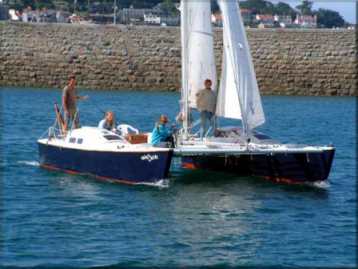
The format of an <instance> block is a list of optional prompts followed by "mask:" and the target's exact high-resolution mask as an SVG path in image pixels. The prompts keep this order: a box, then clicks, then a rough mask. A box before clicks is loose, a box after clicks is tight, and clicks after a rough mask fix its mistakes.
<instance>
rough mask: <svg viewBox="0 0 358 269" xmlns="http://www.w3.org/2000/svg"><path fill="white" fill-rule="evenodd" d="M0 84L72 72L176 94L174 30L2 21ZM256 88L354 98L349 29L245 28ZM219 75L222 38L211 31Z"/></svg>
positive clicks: (101, 85)
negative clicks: (351, 96) (255, 77)
mask: <svg viewBox="0 0 358 269" xmlns="http://www.w3.org/2000/svg"><path fill="white" fill-rule="evenodd" d="M0 33H1V36H0V86H34V87H54V88H62V87H63V86H64V84H65V83H66V79H67V77H68V75H69V74H70V73H71V72H75V73H76V74H77V79H78V85H79V87H82V88H90V89H93V88H95V89H117V90H118V89H139V90H171V91H174V90H178V89H179V88H180V78H181V75H180V69H181V58H180V30H179V28H176V27H147V26H130V27H129V26H123V25H122V26H101V25H70V24H30V23H28V24H24V23H10V22H1V23H0ZM248 39H249V43H250V46H251V51H252V55H253V59H254V65H255V70H256V74H257V79H258V82H259V86H260V90H261V92H262V93H263V94H277V95H356V86H357V46H356V40H355V32H354V31H353V30H318V29H314V30H293V29H292V30H281V29H278V30H274V29H266V30H258V29H250V30H248ZM215 50H216V57H217V60H218V61H217V63H218V70H220V68H221V56H222V52H221V50H222V32H221V29H216V30H215Z"/></svg>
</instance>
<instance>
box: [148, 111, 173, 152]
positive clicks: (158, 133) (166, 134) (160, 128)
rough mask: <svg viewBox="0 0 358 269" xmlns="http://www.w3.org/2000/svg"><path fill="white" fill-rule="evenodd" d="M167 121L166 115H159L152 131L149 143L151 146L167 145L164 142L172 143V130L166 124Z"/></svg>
mask: <svg viewBox="0 0 358 269" xmlns="http://www.w3.org/2000/svg"><path fill="white" fill-rule="evenodd" d="M167 123H168V117H167V116H166V115H161V116H160V118H159V121H158V122H157V123H156V124H155V127H154V129H153V131H152V137H151V141H150V143H151V144H152V145H153V146H167V145H166V144H167V143H166V142H170V143H171V144H172V143H173V137H172V131H171V130H170V129H169V128H168V127H167V126H166V124H167Z"/></svg>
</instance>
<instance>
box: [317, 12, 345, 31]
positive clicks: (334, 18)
mask: <svg viewBox="0 0 358 269" xmlns="http://www.w3.org/2000/svg"><path fill="white" fill-rule="evenodd" d="M316 14H317V23H318V25H319V26H321V27H326V28H333V27H342V26H344V25H345V24H346V22H345V21H344V19H343V18H342V16H341V15H340V14H339V13H338V12H336V11H333V10H328V9H322V8H320V9H319V10H318V11H317V12H316Z"/></svg>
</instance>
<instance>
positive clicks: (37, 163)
mask: <svg viewBox="0 0 358 269" xmlns="http://www.w3.org/2000/svg"><path fill="white" fill-rule="evenodd" d="M17 163H18V164H25V165H28V166H36V167H38V166H40V163H39V162H38V161H18V162H17Z"/></svg>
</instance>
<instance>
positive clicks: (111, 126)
mask: <svg viewBox="0 0 358 269" xmlns="http://www.w3.org/2000/svg"><path fill="white" fill-rule="evenodd" d="M98 128H102V129H106V130H108V131H112V132H114V131H116V120H115V117H114V113H113V112H112V111H107V112H106V114H105V116H104V119H102V120H101V121H100V122H99V123H98Z"/></svg>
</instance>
